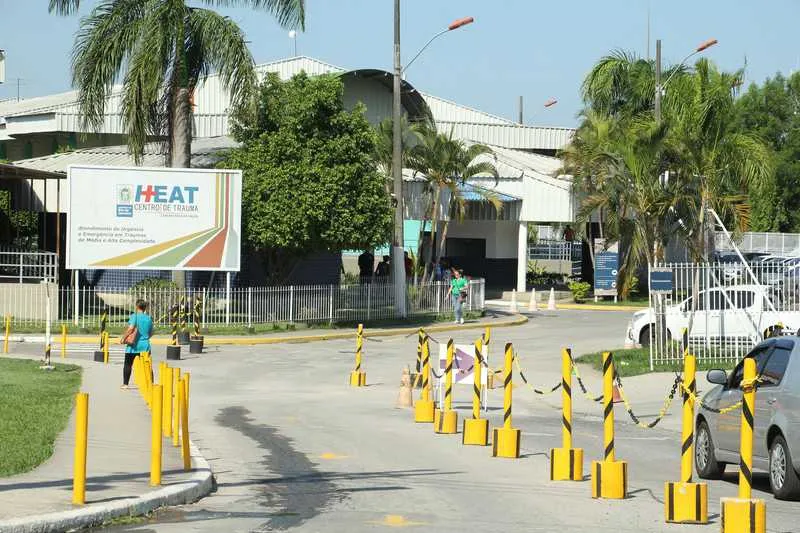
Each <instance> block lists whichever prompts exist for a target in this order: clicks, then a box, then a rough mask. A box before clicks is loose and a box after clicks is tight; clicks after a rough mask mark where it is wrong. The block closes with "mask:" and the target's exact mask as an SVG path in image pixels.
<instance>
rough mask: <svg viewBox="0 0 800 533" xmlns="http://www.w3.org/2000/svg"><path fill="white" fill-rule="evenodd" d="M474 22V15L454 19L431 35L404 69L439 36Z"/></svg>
mask: <svg viewBox="0 0 800 533" xmlns="http://www.w3.org/2000/svg"><path fill="white" fill-rule="evenodd" d="M473 22H475V19H474V18H473V17H464V18H460V19H458V20H454V21H453V22H452V23H450V25H449V26H448V27H447V28H445V29H443V30H442V31H440V32H439V33H437V34H436V35H434V36H433V37H431V38H430V40H429V41H428V42H427V43H425V46H423V47H422V48H421V49H420V51H419V52H417V55H415V56H414V57H413V58H412V59H411V61H409V62H408V64H407V65H406V66H405V67H403V69H402V71H403V72H405V71H406V70H407V69H408V67H410V66H411V64H412V63H413V62H414V61H416V60H417V58H418V57H419V56H421V55H422V52H424V51H425V50H426V49H427V48H428V47H429V46H430V45H431V43H432V42H433V41H435V40H436V39H437V38H439V37H441V36H442V35H444V34H445V33H447V32H450V31H453V30H457V29H459V28H461V27H463V26H466V25H468V24H472V23H473Z"/></svg>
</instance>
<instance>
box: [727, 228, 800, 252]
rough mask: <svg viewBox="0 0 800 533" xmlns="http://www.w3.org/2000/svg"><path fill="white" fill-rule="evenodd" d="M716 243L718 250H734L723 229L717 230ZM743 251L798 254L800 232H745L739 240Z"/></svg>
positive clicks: (739, 245) (738, 243)
mask: <svg viewBox="0 0 800 533" xmlns="http://www.w3.org/2000/svg"><path fill="white" fill-rule="evenodd" d="M714 245H715V249H717V250H732V249H733V248H732V247H731V245H730V241H729V240H728V237H727V236H726V235H725V233H724V232H722V231H717V232H715V235H714ZM737 246H738V247H739V250H741V251H742V252H743V253H747V252H760V253H770V254H783V255H797V254H798V253H800V233H759V232H752V231H750V232H746V233H743V234H742V235H741V237H740V239H739V240H738V242H737Z"/></svg>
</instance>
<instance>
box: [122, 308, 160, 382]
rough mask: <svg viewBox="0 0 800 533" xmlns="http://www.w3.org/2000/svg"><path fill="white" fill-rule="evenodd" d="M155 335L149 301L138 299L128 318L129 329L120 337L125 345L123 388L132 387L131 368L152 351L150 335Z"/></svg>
mask: <svg viewBox="0 0 800 533" xmlns="http://www.w3.org/2000/svg"><path fill="white" fill-rule="evenodd" d="M152 335H153V319H152V318H150V315H148V314H147V302H145V301H144V300H137V301H136V311H134V312H133V314H131V316H130V318H129V319H128V329H126V330H125V333H124V334H123V335H122V337H121V338H120V344H124V345H125V364H124V365H123V366H122V386H121V387H120V388H121V389H123V390H127V389H129V388H130V387H129V386H128V383H129V382H130V380H131V370H132V369H133V362H134V360H135V359H136V358H137V357H139V356H140V355H142V354H144V353H150V337H151V336H152Z"/></svg>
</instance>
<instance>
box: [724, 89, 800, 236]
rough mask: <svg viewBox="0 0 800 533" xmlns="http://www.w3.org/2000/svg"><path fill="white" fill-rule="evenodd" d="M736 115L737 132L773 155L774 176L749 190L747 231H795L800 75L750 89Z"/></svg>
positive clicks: (799, 214)
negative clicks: (755, 138) (756, 139)
mask: <svg viewBox="0 0 800 533" xmlns="http://www.w3.org/2000/svg"><path fill="white" fill-rule="evenodd" d="M736 112H737V127H738V128H739V129H741V130H743V131H747V132H750V133H752V134H754V135H757V136H759V137H760V138H761V139H763V140H764V142H766V143H767V144H768V145H769V146H770V147H771V148H772V150H773V152H774V154H773V156H774V159H773V161H774V173H773V175H772V176H771V177H770V179H768V180H765V182H764V183H761V184H756V185H755V186H753V187H751V189H750V198H751V202H752V215H751V223H750V225H751V229H752V230H753V231H782V232H800V73H794V74H792V75H791V76H789V77H788V78H786V77H784V76H782V75H781V74H777V75H776V76H775V77H774V78H771V79H767V80H766V81H765V82H764V83H763V84H762V85H760V86H759V85H757V84H752V85H751V86H750V87H749V89H748V90H747V91H746V92H745V93H744V94H742V96H741V97H740V98H739V99H738V100H737V101H736Z"/></svg>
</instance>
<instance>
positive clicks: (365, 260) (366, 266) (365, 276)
mask: <svg viewBox="0 0 800 533" xmlns="http://www.w3.org/2000/svg"><path fill="white" fill-rule="evenodd" d="M374 265H375V256H374V255H372V252H370V251H369V250H364V253H362V254H361V255H359V256H358V278H359V280H360V281H361V283H369V282H370V281H372V267H373V266H374Z"/></svg>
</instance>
